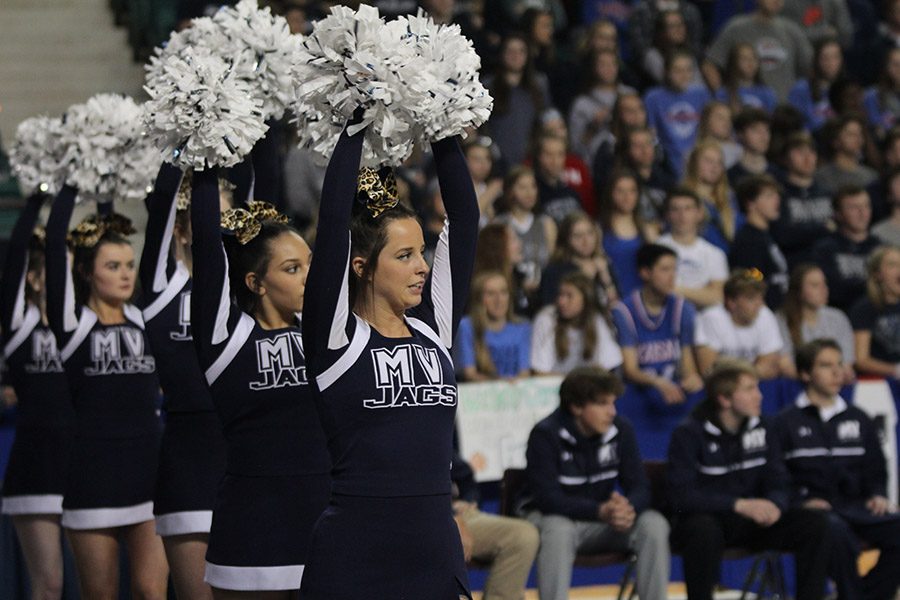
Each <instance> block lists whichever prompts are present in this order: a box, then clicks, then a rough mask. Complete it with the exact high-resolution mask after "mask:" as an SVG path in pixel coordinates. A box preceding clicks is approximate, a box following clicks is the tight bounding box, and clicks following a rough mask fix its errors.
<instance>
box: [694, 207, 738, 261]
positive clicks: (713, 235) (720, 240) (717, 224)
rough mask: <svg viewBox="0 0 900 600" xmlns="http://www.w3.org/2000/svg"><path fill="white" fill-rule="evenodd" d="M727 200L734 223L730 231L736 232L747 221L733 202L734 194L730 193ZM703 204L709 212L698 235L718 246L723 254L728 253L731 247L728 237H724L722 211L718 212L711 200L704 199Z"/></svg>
mask: <svg viewBox="0 0 900 600" xmlns="http://www.w3.org/2000/svg"><path fill="white" fill-rule="evenodd" d="M728 202H729V203H730V204H731V215H732V217H731V219H732V221H733V224H734V229H733V230H732V231H734V233H735V234H737V232H738V231H739V230H740V228H741V227H743V225H744V223H745V222H746V221H747V218H746V217H745V216H744V213H742V212H741V211H740V209H739V208H738V205H737V202H735V200H734V195H731V196H730V197H729V198H728ZM703 205H704V206H705V207H706V212H707V213H708V214H709V219H707V221H706V224H705V225H704V226H703V229H702V230H701V231H700V237H702V238H703V239H704V240H706V241H707V242H709V243H710V244H712V245H713V246H715V247H717V248H719V249H720V250H721V251H722V252H724V253H725V254H728V250H729V248H730V247H731V242H729V241H728V238H726V237H725V230H724V228H723V225H722V213H720V212H719V209H718V208H716V206H715V205H714V204H713V203H712V202H709V201H707V200H704V201H703Z"/></svg>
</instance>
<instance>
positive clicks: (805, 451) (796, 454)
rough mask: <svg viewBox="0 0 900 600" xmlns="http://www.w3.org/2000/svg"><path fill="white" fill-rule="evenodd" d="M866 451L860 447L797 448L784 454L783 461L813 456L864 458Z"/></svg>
mask: <svg viewBox="0 0 900 600" xmlns="http://www.w3.org/2000/svg"><path fill="white" fill-rule="evenodd" d="M865 454H866V449H865V448H863V447H862V446H850V447H848V448H830V449H829V448H824V447H821V448H798V449H797V450H791V451H790V452H785V454H784V458H785V460H792V459H795V458H810V457H814V456H864V455H865Z"/></svg>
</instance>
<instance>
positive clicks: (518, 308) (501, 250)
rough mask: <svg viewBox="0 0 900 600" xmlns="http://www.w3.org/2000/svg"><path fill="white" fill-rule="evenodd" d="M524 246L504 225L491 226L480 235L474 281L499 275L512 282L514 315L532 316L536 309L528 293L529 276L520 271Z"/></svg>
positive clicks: (473, 275)
mask: <svg viewBox="0 0 900 600" xmlns="http://www.w3.org/2000/svg"><path fill="white" fill-rule="evenodd" d="M521 263H522V243H521V242H520V241H519V236H517V235H516V232H514V231H513V230H512V228H511V227H510V226H509V225H506V224H505V223H489V224H487V225H485V226H484V227H482V229H481V231H479V232H478V244H477V246H476V249H475V267H474V269H473V271H472V277H475V276H476V275H478V274H479V273H483V272H485V271H492V272H493V271H499V272H500V273H503V275H505V276H506V279H507V281H508V282H509V288H510V289H509V294H510V297H511V298H512V305H513V312H515V313H516V314H517V315H521V316H526V317H528V316H531V313H532V312H533V309H534V307H533V306H532V299H531V297H530V296H529V295H528V292H527V291H526V290H525V283H526V282H525V279H526V277H527V275H528V273H527V272H526V271H525V270H523V269H521V268H520V267H519V265H520V264H521Z"/></svg>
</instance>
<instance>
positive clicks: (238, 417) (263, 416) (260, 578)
mask: <svg viewBox="0 0 900 600" xmlns="http://www.w3.org/2000/svg"><path fill="white" fill-rule="evenodd" d="M219 222H220V214H219V196H218V180H217V178H216V174H215V172H213V171H209V170H207V171H203V172H195V173H194V179H193V193H192V200H191V226H192V231H193V257H194V288H193V293H192V294H191V325H192V328H193V334H194V344H195V346H196V350H197V353H198V356H199V358H200V366H201V367H202V368H203V370H204V373H205V378H206V382H207V384H208V385H209V388H210V391H211V392H212V399H213V404H214V405H215V407H216V411H217V412H218V414H219V418H220V420H221V422H222V427H223V431H224V434H225V442H226V468H225V477H224V479H223V480H222V483H221V486H220V487H219V491H218V495H217V497H216V504H215V509H214V511H213V521H212V529H211V530H210V534H209V548H208V550H207V553H206V577H205V580H206V582H207V583H209V584H210V585H212V586H214V587H217V588H221V589H229V590H244V591H262V590H295V589H298V588H299V587H300V581H301V579H302V577H303V572H304V566H305V564H306V562H307V556H308V554H309V539H310V535H311V533H312V530H313V525H314V524H315V522H316V519H317V518H318V517H319V515H320V514H321V513H322V511H323V510H324V509H325V507H326V505H327V504H328V497H329V494H330V490H331V478H330V475H329V471H330V469H331V461H330V459H329V456H328V450H327V448H326V446H325V434H324V432H323V431H322V425H321V423H320V421H319V418H318V414H317V412H316V407H315V404H314V402H313V399H312V395H311V394H310V392H309V386H308V385H307V380H306V364H305V361H304V352H303V341H302V338H301V335H300V326H299V323H298V325H297V326H294V327H286V328H283V329H272V330H266V329H263V328H262V327H260V326H259V324H258V323H257V322H256V320H255V319H254V318H253V317H252V316H250V315H248V314H247V313H245V312H243V311H241V310H240V309H239V308H238V307H237V305H236V304H234V303H233V302H232V300H231V289H230V286H229V281H228V261H227V258H226V255H225V249H224V247H223V245H222V234H221V232H220V229H219ZM307 290H308V291H309V292H310V294H311V293H312V291H311V290H309V288H307Z"/></svg>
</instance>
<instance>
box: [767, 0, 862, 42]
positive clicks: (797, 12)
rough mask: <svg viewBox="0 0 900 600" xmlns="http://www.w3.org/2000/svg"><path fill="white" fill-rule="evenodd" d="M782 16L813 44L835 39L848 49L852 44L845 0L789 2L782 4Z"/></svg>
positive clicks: (848, 13)
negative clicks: (792, 23)
mask: <svg viewBox="0 0 900 600" xmlns="http://www.w3.org/2000/svg"><path fill="white" fill-rule="evenodd" d="M782 14H783V15H784V16H785V17H787V18H788V19H790V20H791V21H793V22H794V23H796V24H797V25H799V26H800V29H801V30H802V31H803V32H804V33H805V34H806V37H807V38H809V41H810V42H811V43H813V44H816V43H818V42H821V41H822V40H826V39H835V40H837V41H838V42H840V45H841V46H842V47H844V48H849V47H850V44H851V43H853V21H852V20H851V19H850V11H849V10H847V1H846V0H791V1H790V2H785V3H784V11H783V13H782Z"/></svg>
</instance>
